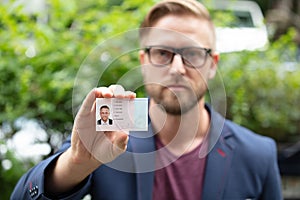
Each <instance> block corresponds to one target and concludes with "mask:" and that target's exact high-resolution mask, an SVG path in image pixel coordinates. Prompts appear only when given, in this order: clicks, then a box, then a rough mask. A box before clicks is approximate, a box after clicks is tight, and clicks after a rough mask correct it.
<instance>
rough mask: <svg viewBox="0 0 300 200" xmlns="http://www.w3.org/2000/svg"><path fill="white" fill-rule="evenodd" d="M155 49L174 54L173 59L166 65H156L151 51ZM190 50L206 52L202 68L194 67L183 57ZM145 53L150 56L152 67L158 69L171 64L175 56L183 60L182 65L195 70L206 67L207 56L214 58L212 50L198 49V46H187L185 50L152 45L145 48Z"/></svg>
mask: <svg viewBox="0 0 300 200" xmlns="http://www.w3.org/2000/svg"><path fill="white" fill-rule="evenodd" d="M153 47H156V48H162V49H163V50H166V51H170V53H172V57H171V59H170V60H169V61H168V62H167V63H164V64H154V63H153V62H152V60H151V54H150V50H151V48H153ZM189 48H195V49H201V50H204V51H205V58H204V62H203V64H201V66H194V65H193V64H191V63H190V62H189V61H188V60H187V59H185V58H184V56H183V55H182V52H183V51H184V50H185V49H189ZM144 51H145V52H146V53H147V54H148V56H149V61H150V63H151V64H152V65H154V66H156V67H165V66H167V65H169V64H171V63H172V62H173V60H174V56H175V55H180V57H181V59H182V63H183V64H184V65H186V66H187V67H189V68H195V69H198V68H201V67H203V66H204V65H205V63H206V61H207V56H208V55H209V56H211V57H212V49H210V48H204V47H196V46H187V47H183V48H173V47H170V46H164V45H151V46H147V47H145V48H144Z"/></svg>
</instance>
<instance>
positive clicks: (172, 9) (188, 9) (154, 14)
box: [140, 0, 215, 42]
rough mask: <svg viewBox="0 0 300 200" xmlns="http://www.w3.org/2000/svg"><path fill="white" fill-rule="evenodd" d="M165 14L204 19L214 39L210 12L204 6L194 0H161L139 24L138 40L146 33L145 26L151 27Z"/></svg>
mask: <svg viewBox="0 0 300 200" xmlns="http://www.w3.org/2000/svg"><path fill="white" fill-rule="evenodd" d="M167 15H178V16H182V15H192V16H195V17H197V18H199V19H202V20H206V21H207V22H208V24H209V26H211V29H212V33H213V37H214V40H215V28H214V25H213V22H212V20H211V18H210V14H209V12H208V10H207V9H206V7H205V6H204V5H203V4H202V3H200V2H198V1H196V0H163V1H161V2H159V3H157V4H155V5H154V6H153V7H152V8H151V9H150V11H149V12H148V14H147V15H146V17H145V18H144V20H143V21H142V23H141V25H140V40H142V38H143V37H144V36H145V35H146V34H147V31H146V30H147V28H150V27H153V26H154V25H155V24H156V23H157V22H158V21H159V20H160V19H161V18H163V17H165V16H167ZM214 42H215V41H214Z"/></svg>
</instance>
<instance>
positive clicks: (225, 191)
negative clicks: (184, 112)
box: [11, 111, 283, 200]
mask: <svg viewBox="0 0 300 200" xmlns="http://www.w3.org/2000/svg"><path fill="white" fill-rule="evenodd" d="M208 141H209V142H208V149H209V154H208V156H207V163H206V169H205V177H204V185H203V187H204V188H203V193H202V200H221V199H224V200H240V199H264V200H271V199H272V200H281V199H283V198H282V193H281V181H280V175H279V170H278V165H277V156H276V155H277V152H276V145H275V142H274V141H273V140H272V139H270V138H267V137H264V136H261V135H257V134H255V133H253V132H251V131H250V130H248V129H246V128H243V127H241V126H239V125H237V124H234V123H233V122H231V121H228V120H225V119H224V118H223V117H222V116H220V115H219V114H218V113H216V112H214V111H211V127H210V133H209V138H208ZM69 146H70V138H69V139H68V140H67V141H66V142H65V143H64V145H63V146H62V148H61V149H60V151H59V152H57V153H56V154H55V155H53V156H51V157H49V158H48V159H46V160H44V161H42V162H41V163H39V164H38V165H37V166H35V167H34V168H33V169H31V170H30V171H29V172H27V173H26V174H25V175H23V177H22V178H21V179H20V180H19V182H18V184H17V185H16V187H15V190H14V192H13V193H12V195H11V199H16V200H19V199H51V198H50V197H49V195H47V194H45V192H44V177H45V169H46V168H47V166H49V165H50V164H51V163H52V162H54V161H55V160H56V159H57V157H58V156H59V155H60V154H61V153H62V152H63V151H65V150H66V149H67V148H69ZM154 158H155V141H154V137H153V132H152V128H151V123H150V126H149V130H148V131H147V132H131V133H130V139H129V144H128V149H127V151H126V152H125V153H124V154H122V155H121V156H119V157H118V158H117V159H116V160H114V161H113V162H111V163H108V164H106V165H102V166H101V167H99V168H98V169H97V170H95V171H94V172H93V173H92V174H91V175H90V176H89V177H87V178H86V180H84V181H83V182H82V184H81V185H79V186H78V187H77V188H75V189H74V190H73V191H71V192H70V193H68V194H64V195H62V196H60V197H55V198H53V199H72V200H74V199H81V198H82V197H84V196H85V195H86V194H90V195H91V196H92V197H93V199H96V200H99V199H107V200H135V199H138V200H151V199H152V189H153V181H154V171H153V169H154Z"/></svg>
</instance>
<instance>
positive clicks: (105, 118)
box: [97, 105, 113, 125]
mask: <svg viewBox="0 0 300 200" xmlns="http://www.w3.org/2000/svg"><path fill="white" fill-rule="evenodd" d="M109 115H110V111H109V107H108V106H107V105H103V106H101V107H100V119H99V120H98V121H97V124H98V125H112V124H113V120H112V119H110V118H109Z"/></svg>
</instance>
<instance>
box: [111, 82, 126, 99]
mask: <svg viewBox="0 0 300 200" xmlns="http://www.w3.org/2000/svg"><path fill="white" fill-rule="evenodd" d="M108 88H109V89H110V90H111V91H112V93H113V94H114V97H116V98H123V97H124V96H125V89H124V88H123V86H121V85H111V86H109V87H108Z"/></svg>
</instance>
